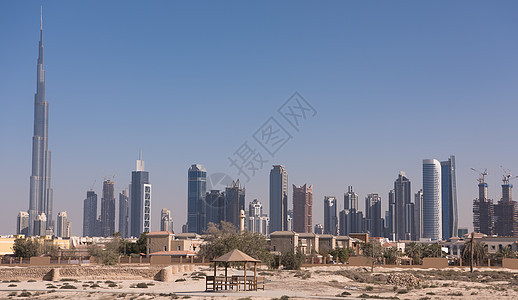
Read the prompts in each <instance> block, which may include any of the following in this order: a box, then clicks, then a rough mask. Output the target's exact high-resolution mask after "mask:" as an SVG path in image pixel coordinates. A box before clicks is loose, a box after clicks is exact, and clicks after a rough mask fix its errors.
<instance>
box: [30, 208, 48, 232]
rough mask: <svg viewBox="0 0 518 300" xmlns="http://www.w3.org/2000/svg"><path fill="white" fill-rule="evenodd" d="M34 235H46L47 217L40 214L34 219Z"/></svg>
mask: <svg viewBox="0 0 518 300" xmlns="http://www.w3.org/2000/svg"><path fill="white" fill-rule="evenodd" d="M33 226H34V235H37V236H44V235H46V234H47V229H46V228H47V216H46V215H45V213H41V214H39V215H37V216H36V218H35V219H34V225H33Z"/></svg>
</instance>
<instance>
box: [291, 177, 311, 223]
mask: <svg viewBox="0 0 518 300" xmlns="http://www.w3.org/2000/svg"><path fill="white" fill-rule="evenodd" d="M293 231H295V232H300V233H310V232H312V231H313V186H312V185H310V186H308V185H307V184H304V185H302V186H299V187H297V186H296V185H293Z"/></svg>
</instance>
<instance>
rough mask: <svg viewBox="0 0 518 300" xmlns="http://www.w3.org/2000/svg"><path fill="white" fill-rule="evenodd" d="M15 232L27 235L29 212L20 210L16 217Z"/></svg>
mask: <svg viewBox="0 0 518 300" xmlns="http://www.w3.org/2000/svg"><path fill="white" fill-rule="evenodd" d="M16 234H24V235H25V236H27V235H29V213H28V212H26V211H21V212H19V213H18V217H17V218H16Z"/></svg>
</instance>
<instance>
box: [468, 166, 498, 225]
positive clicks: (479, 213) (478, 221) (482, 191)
mask: <svg viewBox="0 0 518 300" xmlns="http://www.w3.org/2000/svg"><path fill="white" fill-rule="evenodd" d="M486 175H487V172H484V173H481V174H480V178H479V179H478V198H477V199H475V200H473V230H474V231H475V232H480V233H483V234H487V235H493V233H494V228H495V227H494V226H495V223H494V217H495V214H494V205H493V200H492V199H489V198H488V194H487V188H488V186H487V183H486V182H485V176H486Z"/></svg>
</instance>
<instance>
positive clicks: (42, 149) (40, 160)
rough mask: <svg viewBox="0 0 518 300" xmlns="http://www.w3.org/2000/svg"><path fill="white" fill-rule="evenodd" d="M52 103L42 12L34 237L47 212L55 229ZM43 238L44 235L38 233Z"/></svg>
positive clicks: (32, 210) (34, 139)
mask: <svg viewBox="0 0 518 300" xmlns="http://www.w3.org/2000/svg"><path fill="white" fill-rule="evenodd" d="M48 125H49V103H48V102H47V100H46V99H45V70H44V69H43V10H42V12H41V23H40V42H39V55H38V66H37V86H36V94H35V95H34V135H33V137H32V173H31V181H30V182H31V183H30V194H29V235H35V231H34V220H35V218H36V216H37V215H40V214H42V213H44V214H45V215H46V218H47V225H46V229H53V227H54V226H53V218H52V216H53V214H52V188H51V187H50V151H49V149H48V127H49V126H48ZM39 234H40V235H42V233H39Z"/></svg>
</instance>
